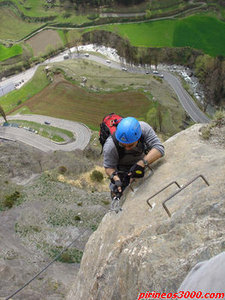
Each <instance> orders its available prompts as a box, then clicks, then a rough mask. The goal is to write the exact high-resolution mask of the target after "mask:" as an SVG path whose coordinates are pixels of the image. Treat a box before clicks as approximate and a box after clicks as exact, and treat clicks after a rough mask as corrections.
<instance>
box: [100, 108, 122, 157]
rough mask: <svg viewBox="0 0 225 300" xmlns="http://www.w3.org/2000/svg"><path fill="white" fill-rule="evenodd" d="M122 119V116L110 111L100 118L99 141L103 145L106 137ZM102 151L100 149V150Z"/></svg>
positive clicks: (113, 131)
mask: <svg viewBox="0 0 225 300" xmlns="http://www.w3.org/2000/svg"><path fill="white" fill-rule="evenodd" d="M122 119H123V117H121V116H119V115H117V114H115V113H111V114H108V115H107V116H105V117H104V118H103V120H102V123H101V124H100V131H99V142H100V144H101V145H102V150H103V146H104V144H105V142H106V140H107V138H108V137H109V136H110V135H112V136H113V134H114V133H115V131H116V127H117V125H118V124H119V123H120V121H121V120H122ZM101 153H102V151H101Z"/></svg>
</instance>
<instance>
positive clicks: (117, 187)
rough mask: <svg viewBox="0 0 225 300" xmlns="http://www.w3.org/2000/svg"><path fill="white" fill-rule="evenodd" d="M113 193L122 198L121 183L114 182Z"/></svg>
mask: <svg viewBox="0 0 225 300" xmlns="http://www.w3.org/2000/svg"><path fill="white" fill-rule="evenodd" d="M113 192H114V193H115V194H116V195H117V196H118V197H119V196H122V182H121V181H120V180H116V181H115V183H114V187H113Z"/></svg>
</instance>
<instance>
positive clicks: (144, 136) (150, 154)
mask: <svg viewBox="0 0 225 300" xmlns="http://www.w3.org/2000/svg"><path fill="white" fill-rule="evenodd" d="M121 153H122V154H121ZM103 155H104V167H105V172H106V174H107V175H108V176H109V177H110V179H111V184H110V189H111V191H112V192H113V193H114V194H115V193H119V194H120V195H121V194H122V192H123V190H124V189H125V188H126V186H127V185H128V184H129V183H130V179H131V178H141V177H143V176H144V169H145V167H146V166H147V165H149V164H151V163H152V162H154V161H156V160H157V159H159V158H160V157H162V156H163V155H164V147H163V145H162V143H161V142H160V140H159V138H158V137H157V135H156V133H155V132H154V130H153V129H152V127H151V126H150V125H149V124H147V123H145V122H139V121H138V120H136V119H135V118H133V117H127V118H124V119H122V121H121V122H120V123H119V124H118V126H117V129H116V132H115V136H109V137H108V139H107V140H106V142H105V145H104V148H103ZM112 196H113V195H112Z"/></svg>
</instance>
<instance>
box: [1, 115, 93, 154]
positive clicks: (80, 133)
mask: <svg viewBox="0 0 225 300" xmlns="http://www.w3.org/2000/svg"><path fill="white" fill-rule="evenodd" d="M7 118H8V120H13V119H17V120H27V121H33V122H36V123H40V124H44V122H45V121H46V120H47V121H48V122H50V123H51V125H52V126H54V127H59V128H63V129H66V130H69V131H71V132H72V133H73V134H74V136H75V141H71V142H69V143H66V144H65V143H62V144H60V143H55V142H53V141H51V140H49V139H47V138H44V137H42V136H40V135H37V134H35V133H33V132H30V131H27V130H25V129H23V128H13V127H0V138H3V139H10V140H13V141H20V142H23V143H25V144H27V145H30V146H32V147H35V148H37V149H39V150H41V151H44V152H50V151H56V150H61V151H73V150H76V149H81V150H83V149H84V148H85V147H86V146H87V145H88V143H89V141H90V137H91V131H90V130H89V128H88V127H87V126H86V125H84V124H81V123H77V122H73V121H68V120H63V119H56V118H53V117H46V116H41V115H15V116H8V117H7Z"/></svg>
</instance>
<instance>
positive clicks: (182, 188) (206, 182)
mask: <svg viewBox="0 0 225 300" xmlns="http://www.w3.org/2000/svg"><path fill="white" fill-rule="evenodd" d="M199 177H201V178H202V180H203V181H204V182H205V184H207V185H208V186H209V183H208V181H207V180H206V179H205V177H204V176H203V175H198V176H197V177H195V178H194V179H192V180H191V181H189V182H188V183H187V184H185V185H184V186H183V187H181V188H180V189H179V190H178V191H176V192H175V193H173V194H172V195H170V196H169V197H168V198H167V199H166V200H165V201H163V203H162V205H163V207H164V209H165V211H166V212H167V214H168V216H169V217H171V213H170V211H169V210H168V208H167V207H166V205H165V203H166V202H167V201H169V200H170V199H171V198H173V197H174V196H176V195H177V194H178V193H180V192H181V191H183V190H184V189H185V188H186V187H187V186H189V185H190V184H191V183H193V182H194V181H195V180H196V179H198V178H199Z"/></svg>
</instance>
